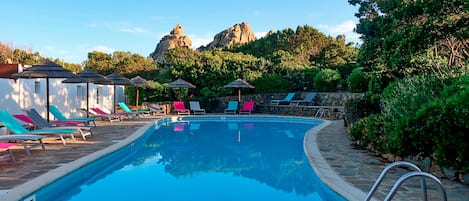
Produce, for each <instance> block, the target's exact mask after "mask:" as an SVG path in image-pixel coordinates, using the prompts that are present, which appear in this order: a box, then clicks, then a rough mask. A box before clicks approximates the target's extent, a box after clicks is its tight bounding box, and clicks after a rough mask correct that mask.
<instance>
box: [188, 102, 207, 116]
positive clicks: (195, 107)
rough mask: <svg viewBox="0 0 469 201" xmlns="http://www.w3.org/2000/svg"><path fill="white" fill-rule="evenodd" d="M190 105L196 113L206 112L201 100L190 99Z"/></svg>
mask: <svg viewBox="0 0 469 201" xmlns="http://www.w3.org/2000/svg"><path fill="white" fill-rule="evenodd" d="M189 107H190V108H191V110H192V112H193V113H194V115H197V114H205V109H202V108H200V103H199V101H189Z"/></svg>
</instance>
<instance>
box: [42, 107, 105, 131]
mask: <svg viewBox="0 0 469 201" xmlns="http://www.w3.org/2000/svg"><path fill="white" fill-rule="evenodd" d="M49 112H50V113H52V115H54V117H55V118H56V119H58V120H60V121H79V122H83V124H85V125H89V123H90V122H93V124H94V126H96V118H87V117H78V118H67V117H65V115H64V114H63V113H62V112H61V111H60V110H59V108H58V107H57V106H55V105H49Z"/></svg>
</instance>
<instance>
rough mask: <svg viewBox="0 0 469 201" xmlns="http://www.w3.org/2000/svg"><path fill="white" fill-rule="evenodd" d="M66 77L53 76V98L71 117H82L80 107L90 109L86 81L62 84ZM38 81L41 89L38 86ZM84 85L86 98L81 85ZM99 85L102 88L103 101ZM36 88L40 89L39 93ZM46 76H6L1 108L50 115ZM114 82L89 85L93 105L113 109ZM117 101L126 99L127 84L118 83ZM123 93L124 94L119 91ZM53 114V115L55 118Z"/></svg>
mask: <svg viewBox="0 0 469 201" xmlns="http://www.w3.org/2000/svg"><path fill="white" fill-rule="evenodd" d="M63 80H64V79H49V93H50V95H49V97H50V98H49V101H50V104H51V105H57V106H58V108H59V109H60V110H61V111H62V112H63V113H64V114H65V115H66V116H68V117H79V116H83V115H84V114H82V113H80V112H77V108H86V83H80V84H71V83H62V81H63ZM35 82H38V88H37V87H36V86H35ZM78 86H80V87H81V88H83V90H84V91H83V92H84V93H83V94H82V97H80V96H79V95H80V93H78V92H77V88H78ZM97 88H100V91H99V92H100V94H99V97H100V98H99V100H98V99H97ZM35 89H38V91H37V93H35ZM46 89H47V86H46V79H45V78H41V79H17V80H13V79H5V78H0V109H4V110H7V111H8V112H10V113H11V114H18V113H23V112H22V109H26V108H35V109H36V110H37V111H38V112H39V113H40V114H41V115H42V116H43V117H45V116H46V111H47V110H46V100H47V99H46ZM113 91H114V87H113V86H112V85H95V84H92V83H90V84H89V106H90V107H101V108H107V109H110V110H111V109H112V105H113V98H114V95H113V93H114V92H113ZM117 92H118V93H117V100H123V99H124V98H123V96H124V94H123V86H117ZM119 92H120V93H119ZM52 117H53V116H52V115H51V118H52Z"/></svg>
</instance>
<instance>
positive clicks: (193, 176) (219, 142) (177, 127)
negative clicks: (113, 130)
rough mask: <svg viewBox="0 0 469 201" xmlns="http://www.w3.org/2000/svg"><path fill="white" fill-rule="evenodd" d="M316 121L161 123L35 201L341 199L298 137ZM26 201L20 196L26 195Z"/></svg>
mask: <svg viewBox="0 0 469 201" xmlns="http://www.w3.org/2000/svg"><path fill="white" fill-rule="evenodd" d="M320 123H321V121H320V120H314V119H308V118H289V117H283V118H280V117H237V116H233V117H224V116H223V117H220V116H206V117H185V118H167V119H164V120H160V121H158V122H156V123H155V126H154V127H152V129H149V130H147V131H146V132H145V133H144V135H143V136H142V137H140V138H138V139H137V140H135V141H134V142H133V143H131V144H130V145H128V146H125V147H124V148H122V149H119V150H117V151H115V152H113V153H112V154H109V155H106V156H104V157H102V158H100V159H99V160H97V161H95V162H93V163H91V164H89V165H86V166H84V167H82V168H80V169H78V170H77V171H74V172H72V173H71V174H69V175H67V176H65V177H63V178H61V179H59V180H57V181H56V182H53V183H52V184H49V185H48V186H46V187H44V188H42V189H40V190H38V191H37V192H35V193H34V194H32V195H30V196H33V197H35V200H37V201H41V200H344V199H343V198H341V197H340V196H338V195H337V194H336V193H334V192H333V191H332V190H330V189H329V188H327V187H326V186H325V185H324V184H323V183H322V182H320V181H319V179H318V178H317V176H316V175H315V174H314V172H313V171H312V169H311V167H310V165H309V162H308V160H307V159H306V157H305V154H304V151H303V137H304V135H305V133H306V132H307V131H308V130H310V129H311V128H312V127H314V126H316V125H318V124H320ZM30 196H28V197H30Z"/></svg>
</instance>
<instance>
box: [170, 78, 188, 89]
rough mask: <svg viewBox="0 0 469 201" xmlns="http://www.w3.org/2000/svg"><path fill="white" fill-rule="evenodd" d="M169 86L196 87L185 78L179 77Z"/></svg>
mask: <svg viewBox="0 0 469 201" xmlns="http://www.w3.org/2000/svg"><path fill="white" fill-rule="evenodd" d="M166 87H168V88H195V86H194V85H193V84H191V83H189V82H187V81H185V80H183V79H177V80H175V81H173V82H171V83H169V84H168V86H166Z"/></svg>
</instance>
